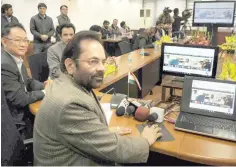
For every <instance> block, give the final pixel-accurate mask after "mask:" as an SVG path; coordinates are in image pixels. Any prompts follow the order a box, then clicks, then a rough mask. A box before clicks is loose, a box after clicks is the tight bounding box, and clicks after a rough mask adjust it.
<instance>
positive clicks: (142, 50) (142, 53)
mask: <svg viewBox="0 0 236 167" xmlns="http://www.w3.org/2000/svg"><path fill="white" fill-rule="evenodd" d="M144 53H145V51H144V48H142V49H141V53H140V54H141V58H144Z"/></svg>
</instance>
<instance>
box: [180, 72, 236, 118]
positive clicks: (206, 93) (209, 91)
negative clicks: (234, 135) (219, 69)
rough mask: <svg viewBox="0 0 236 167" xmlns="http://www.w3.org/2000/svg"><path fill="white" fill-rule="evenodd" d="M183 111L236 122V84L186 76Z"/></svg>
mask: <svg viewBox="0 0 236 167" xmlns="http://www.w3.org/2000/svg"><path fill="white" fill-rule="evenodd" d="M180 108H181V111H183V112H188V113H193V114H200V115H207V116H211V117H218V118H225V119H230V120H235V121H236V84H235V82H232V81H222V80H216V79H213V78H205V77H204V78H203V77H194V76H186V77H185V78H184V85H183V93H182V99H181V107H180Z"/></svg>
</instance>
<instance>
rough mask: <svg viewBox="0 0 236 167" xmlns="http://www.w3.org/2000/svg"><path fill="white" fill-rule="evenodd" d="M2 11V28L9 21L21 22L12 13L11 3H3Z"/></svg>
mask: <svg viewBox="0 0 236 167" xmlns="http://www.w3.org/2000/svg"><path fill="white" fill-rule="evenodd" d="M1 12H2V23H1V30H2V29H3V28H4V27H5V26H6V25H8V24H9V23H19V21H18V19H17V18H16V17H15V16H13V15H12V14H13V10H12V6H11V5H10V4H4V5H2V9H1Z"/></svg>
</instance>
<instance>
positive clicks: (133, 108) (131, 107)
mask: <svg viewBox="0 0 236 167" xmlns="http://www.w3.org/2000/svg"><path fill="white" fill-rule="evenodd" d="M141 105H142V104H140V103H139V102H137V101H130V104H129V106H128V107H127V110H126V112H127V113H128V114H129V115H134V114H135V111H136V110H137V108H138V107H140V106H141Z"/></svg>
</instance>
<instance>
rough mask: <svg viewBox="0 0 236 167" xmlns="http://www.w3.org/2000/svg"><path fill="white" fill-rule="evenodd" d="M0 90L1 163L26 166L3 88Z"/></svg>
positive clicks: (21, 142) (17, 132) (22, 146)
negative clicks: (0, 93)
mask: <svg viewBox="0 0 236 167" xmlns="http://www.w3.org/2000/svg"><path fill="white" fill-rule="evenodd" d="M1 92H2V95H1V165H2V166H26V165H27V162H25V161H24V160H23V158H24V156H23V151H24V144H23V141H22V139H21V137H20V133H19V131H18V130H17V128H16V125H15V122H14V120H13V117H12V115H11V112H10V110H9V108H8V105H7V101H6V98H5V94H4V90H3V89H2V90H1Z"/></svg>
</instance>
